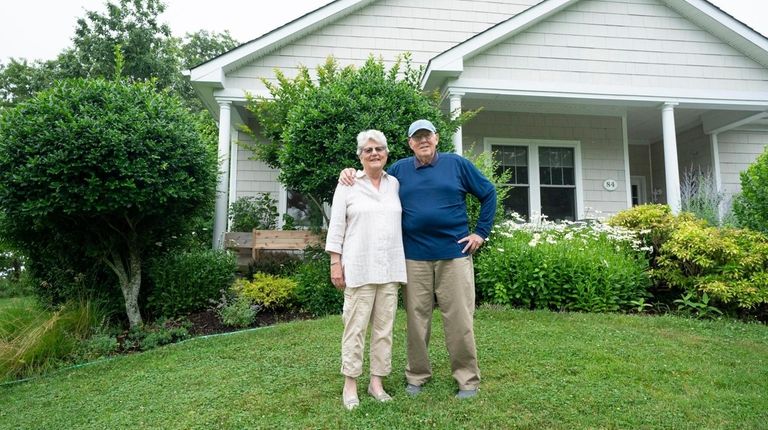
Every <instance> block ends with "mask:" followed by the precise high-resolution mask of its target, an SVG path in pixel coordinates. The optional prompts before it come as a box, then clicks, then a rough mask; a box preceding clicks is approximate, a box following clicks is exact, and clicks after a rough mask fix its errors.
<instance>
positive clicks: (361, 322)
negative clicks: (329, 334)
mask: <svg viewBox="0 0 768 430" xmlns="http://www.w3.org/2000/svg"><path fill="white" fill-rule="evenodd" d="M398 285H399V284H397V283H389V284H368V285H363V286H361V287H355V288H346V289H345V290H344V312H343V314H342V320H343V321H344V333H343V335H342V337H341V374H342V375H344V376H349V377H351V378H357V377H358V376H360V375H361V374H362V373H363V350H364V349H365V333H366V330H367V329H368V325H369V324H370V326H371V350H370V361H371V375H374V376H387V375H389V374H390V373H391V372H392V327H393V326H394V322H395V310H396V309H397V287H398Z"/></svg>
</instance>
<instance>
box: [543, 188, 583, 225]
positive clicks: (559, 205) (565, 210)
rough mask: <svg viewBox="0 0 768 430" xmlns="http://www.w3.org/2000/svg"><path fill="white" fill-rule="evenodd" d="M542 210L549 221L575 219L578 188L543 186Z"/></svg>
mask: <svg viewBox="0 0 768 430" xmlns="http://www.w3.org/2000/svg"><path fill="white" fill-rule="evenodd" d="M541 212H542V213H543V214H544V215H546V216H547V219H548V220H549V221H563V220H567V221H575V220H576V189H575V188H550V187H542V188H541Z"/></svg>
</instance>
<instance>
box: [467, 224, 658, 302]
mask: <svg viewBox="0 0 768 430" xmlns="http://www.w3.org/2000/svg"><path fill="white" fill-rule="evenodd" d="M645 251H646V250H645V249H643V248H642V247H641V244H640V241H639V240H638V239H637V238H636V237H635V236H634V234H632V233H631V232H630V231H629V230H626V229H621V228H616V227H609V226H606V225H603V224H600V223H592V224H574V223H562V224H555V223H551V222H543V223H541V224H519V223H517V222H515V221H507V222H505V223H503V224H501V225H498V226H496V227H495V228H494V230H493V232H492V234H491V238H490V240H489V241H488V243H487V244H486V246H484V247H483V249H482V250H481V252H480V253H479V255H478V256H477V258H476V261H475V270H476V277H475V278H476V280H477V289H478V292H479V295H480V299H481V300H484V301H487V302H490V303H495V304H504V305H507V304H510V305H513V306H522V307H525V308H530V309H551V310H573V311H587V312H606V311H618V310H622V309H629V308H632V307H633V305H634V306H636V304H635V302H636V301H637V300H638V299H640V298H643V297H646V296H647V295H648V294H647V288H648V286H649V285H650V282H649V278H648V274H647V269H648V261H647V260H646V259H645V256H644V253H645Z"/></svg>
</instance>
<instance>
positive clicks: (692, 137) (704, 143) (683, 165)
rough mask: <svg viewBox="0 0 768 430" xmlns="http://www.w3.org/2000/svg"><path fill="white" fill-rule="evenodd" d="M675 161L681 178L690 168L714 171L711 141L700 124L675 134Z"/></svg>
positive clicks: (710, 172)
mask: <svg viewBox="0 0 768 430" xmlns="http://www.w3.org/2000/svg"><path fill="white" fill-rule="evenodd" d="M677 161H678V170H679V173H680V178H681V179H682V178H684V177H685V173H686V172H690V171H691V170H693V172H698V171H699V170H701V171H702V172H703V173H705V174H710V175H711V174H713V173H714V169H713V167H714V166H713V165H712V143H711V141H710V138H709V136H708V135H706V134H704V130H703V129H702V127H701V126H700V125H698V126H696V127H693V128H691V129H689V130H686V131H684V132H681V133H678V134H677Z"/></svg>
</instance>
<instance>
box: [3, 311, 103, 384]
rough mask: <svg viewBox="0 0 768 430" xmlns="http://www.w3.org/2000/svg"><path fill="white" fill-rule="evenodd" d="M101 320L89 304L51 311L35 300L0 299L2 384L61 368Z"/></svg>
mask: <svg viewBox="0 0 768 430" xmlns="http://www.w3.org/2000/svg"><path fill="white" fill-rule="evenodd" d="M102 316H103V312H102V311H101V310H100V309H98V308H97V307H96V306H94V305H93V304H91V303H89V302H83V303H74V302H73V303H68V304H66V305H64V306H63V307H62V308H61V309H59V310H56V311H48V310H44V309H42V308H41V307H40V306H38V305H37V303H36V302H35V300H34V299H32V298H28V297H20V298H10V299H0V382H2V381H4V380H7V379H13V378H15V377H24V376H28V375H34V374H38V373H43V372H46V371H48V370H50V369H53V368H56V367H57V366H60V364H61V360H62V359H63V358H64V357H66V356H67V355H69V354H71V353H72V352H74V351H75V350H76V349H77V347H78V345H79V343H80V341H81V340H82V339H85V338H87V337H88V336H89V335H90V334H91V332H92V331H93V328H94V327H95V326H96V324H98V323H99V322H100V318H101V317H102Z"/></svg>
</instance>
